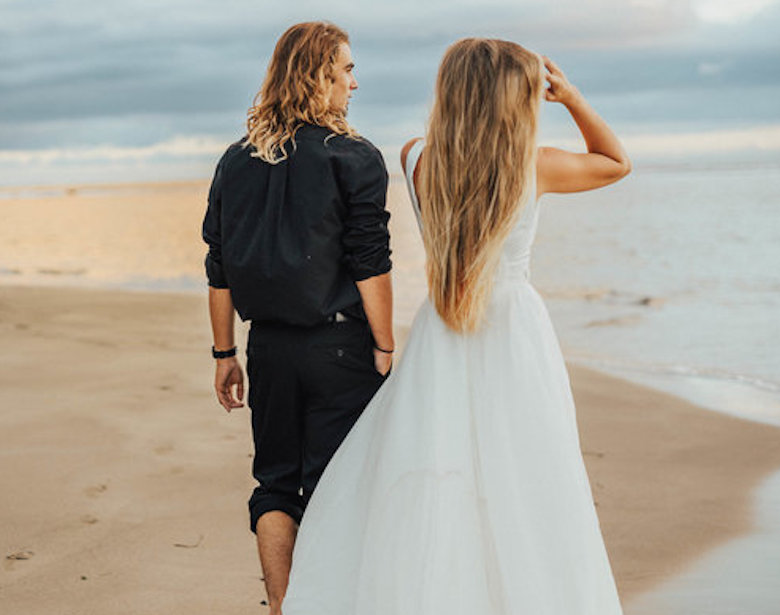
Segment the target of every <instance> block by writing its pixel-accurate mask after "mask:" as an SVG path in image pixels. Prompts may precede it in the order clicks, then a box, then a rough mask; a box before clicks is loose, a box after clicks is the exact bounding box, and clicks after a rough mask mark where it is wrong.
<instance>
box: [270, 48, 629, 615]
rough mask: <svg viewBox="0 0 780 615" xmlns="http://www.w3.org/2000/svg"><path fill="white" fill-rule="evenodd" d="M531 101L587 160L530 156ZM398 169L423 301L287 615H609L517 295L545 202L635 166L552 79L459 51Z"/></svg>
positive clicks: (319, 504) (348, 448)
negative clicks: (419, 250)
mask: <svg viewBox="0 0 780 615" xmlns="http://www.w3.org/2000/svg"><path fill="white" fill-rule="evenodd" d="M545 80H546V81H547V82H548V84H549V85H547V84H546V83H545ZM542 98H545V99H546V100H548V101H552V102H559V103H561V104H563V105H564V106H565V107H566V108H567V109H568V111H569V112H570V113H571V116H572V118H573V119H574V121H575V122H576V123H577V126H578V127H579V129H580V131H581V133H582V137H583V139H584V141H585V144H586V145H587V150H588V151H587V153H581V154H577V153H571V152H566V151H563V150H559V149H553V148H545V147H543V148H538V147H537V145H536V129H537V117H538V110H539V105H540V104H541V100H542ZM402 162H403V164H404V167H405V172H406V178H407V182H408V185H409V191H410V195H411V198H412V204H413V206H414V207H415V211H416V213H417V216H418V221H419V223H420V228H421V232H422V237H423V243H424V246H425V250H426V256H427V263H426V268H427V276H428V286H429V298H428V300H427V301H426V302H425V303H424V304H423V305H422V306H421V307H420V309H419V312H418V313H417V316H416V318H415V321H414V324H413V327H412V330H411V334H410V337H409V343H408V346H407V348H406V351H405V353H404V357H403V359H402V360H401V361H400V363H399V365H398V366H397V367H396V369H395V371H394V373H393V374H392V375H391V376H390V378H389V379H388V380H387V382H386V383H385V384H384V386H383V387H382V388H381V389H380V390H379V392H378V393H377V395H376V397H374V399H373V400H372V401H371V403H370V404H369V405H368V407H367V408H366V410H365V411H364V413H363V415H362V416H361V418H360V419H359V420H358V422H357V424H356V425H355V427H354V428H353V430H352V431H351V433H350V434H349V435H348V436H347V438H346V440H345V441H344V443H343V444H342V446H341V447H340V449H339V450H338V451H337V453H336V455H335V456H334V457H333V459H332V461H331V462H330V465H329V466H328V467H327V469H326V471H325V473H324V475H323V476H322V479H321V480H320V483H319V485H318V487H317V489H316V490H315V492H314V495H313V498H312V500H311V502H310V504H309V507H308V509H307V512H306V514H305V516H304V518H303V523H302V525H301V527H300V531H299V534H298V538H297V542H296V546H295V552H294V555H293V567H292V572H291V576H290V585H289V588H288V592H287V595H286V597H285V599H284V602H283V605H282V608H283V612H284V614H285V615H329V614H333V615H423V614H424V615H433V614H442V615H444V614H446V615H459V614H463V615H467V614H468V615H474V614H476V613H479V614H485V615H499V614H504V615H521V614H526V613H528V614H533V615H613V614H619V613H620V612H621V609H620V604H619V601H618V596H617V592H616V589H615V583H614V580H613V577H612V572H611V570H610V566H609V561H608V559H607V554H606V551H605V549H604V543H603V540H602V537H601V532H600V529H599V524H598V519H597V517H596V512H595V508H594V505H593V500H592V496H591V492H590V486H589V483H588V478H587V475H586V473H585V468H584V465H583V461H582V454H581V452H580V447H579V439H578V434H577V425H576V418H575V413H574V404H573V401H572V396H571V391H570V387H569V380H568V376H567V373H566V369H565V366H564V362H563V358H562V356H561V352H560V348H559V345H558V342H557V339H556V337H555V333H554V331H553V328H552V325H551V323H550V319H549V317H548V314H547V311H546V309H545V307H544V305H543V303H542V301H541V299H540V297H539V295H538V294H537V292H536V291H535V290H534V288H533V287H532V286H531V285H530V283H529V281H528V276H529V260H530V256H531V244H532V243H533V239H534V235H535V232H536V226H537V220H538V216H539V207H538V202H537V199H538V197H539V196H540V195H542V194H545V193H547V192H576V191H581V190H591V189H594V188H599V187H601V186H604V185H606V184H609V183H611V182H614V181H616V180H618V179H620V178H621V177H623V176H625V175H626V174H627V173H628V172H629V170H630V162H629V160H628V157H627V156H626V153H625V152H624V150H623V148H622V147H621V145H620V143H619V141H618V140H617V138H616V137H615V135H614V134H613V133H612V131H611V130H610V129H609V127H608V126H607V125H606V123H605V122H604V121H603V120H602V119H601V118H600V117H599V116H598V115H597V114H596V112H595V111H594V110H593V109H592V108H591V107H590V105H589V104H588V103H587V102H586V100H585V99H584V98H583V97H582V95H581V94H580V93H579V92H578V90H577V89H576V88H575V87H573V86H572V85H571V84H570V83H569V82H568V81H567V79H566V77H565V76H564V74H563V73H562V72H561V71H560V69H559V68H558V67H557V66H556V65H555V64H554V63H553V62H552V61H550V60H548V59H546V58H540V57H539V56H538V55H536V54H534V53H532V52H530V51H527V50H526V49H524V48H522V47H521V46H519V45H517V44H515V43H511V42H507V41H501V40H487V39H465V40H461V41H458V42H456V43H455V44H454V45H452V46H451V47H450V48H449V49H448V50H447V52H446V54H445V56H444V59H443V60H442V63H441V67H440V69H439V75H438V79H437V84H436V98H435V103H434V107H433V111H432V113H431V117H430V120H429V127H428V133H427V136H426V138H425V140H424V141H422V140H413V141H411V142H410V143H408V144H407V146H406V147H405V148H404V151H403V152H402Z"/></svg>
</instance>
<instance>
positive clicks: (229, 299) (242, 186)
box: [203, 22, 394, 615]
mask: <svg viewBox="0 0 780 615" xmlns="http://www.w3.org/2000/svg"><path fill="white" fill-rule="evenodd" d="M353 68H354V63H353V61H352V56H351V51H350V47H349V39H348V37H347V35H346V33H345V32H344V31H342V30H341V29H339V28H337V27H336V26H334V25H332V24H327V23H321V22H315V23H303V24H297V25H295V26H292V27H291V28H290V29H288V30H287V31H286V32H285V33H284V34H283V35H282V37H281V38H280V39H279V41H278V42H277V45H276V48H275V50H274V53H273V56H272V58H271V61H270V63H269V66H268V72H267V75H266V79H265V81H264V83H263V86H262V88H261V90H260V92H259V94H258V96H257V98H256V99H255V105H254V106H253V107H252V108H251V109H250V111H249V120H248V136H247V137H246V138H245V139H243V140H242V141H241V142H238V143H235V144H233V145H231V146H230V147H229V148H228V150H227V151H226V152H225V154H224V155H223V156H222V159H221V160H220V161H219V164H218V165H217V169H216V173H215V175H214V180H213V182H212V186H211V191H210V193H209V205H208V210H207V212H206V217H205V220H204V223H203V237H204V239H205V241H206V242H207V243H208V244H209V252H208V256H207V257H206V271H207V275H208V279H209V309H210V315H211V324H212V331H213V335H214V348H213V349H212V352H213V354H214V357H215V358H216V360H217V367H216V379H215V388H216V392H217V397H218V399H219V401H220V403H221V404H222V405H223V406H224V407H225V409H226V410H227V411H228V412H229V411H230V410H231V409H232V408H239V407H241V406H242V405H243V404H242V399H243V372H242V370H241V366H240V365H239V363H238V361H237V359H236V357H235V353H236V349H235V344H234V339H233V323H234V310H235V311H237V312H238V313H239V315H240V316H241V318H242V319H243V320H251V322H252V326H251V331H250V334H249V341H248V344H247V374H248V377H249V406H250V408H251V410H252V428H253V435H254V441H255V458H254V463H253V474H254V476H255V478H256V479H257V481H258V486H257V488H256V489H255V490H254V492H253V494H252V497H251V498H250V500H249V509H250V523H251V528H252V530H253V531H254V532H256V534H257V545H258V552H259V555H260V562H261V565H262V567H263V572H264V575H265V584H266V590H267V592H268V599H269V603H270V607H271V613H272V615H277V614H278V613H281V609H280V607H281V601H282V598H283V597H284V593H285V591H286V588H287V582H288V577H289V572H290V565H291V559H292V550H293V544H294V541H295V534H296V531H297V526H298V524H299V523H300V520H301V516H302V515H303V511H304V508H305V506H306V503H307V502H308V499H309V497H310V496H311V493H312V490H313V489H314V487H315V485H316V483H317V481H318V479H319V477H320V474H321V473H322V471H323V469H324V468H325V465H326V464H327V463H328V461H329V460H330V457H331V456H332V455H333V453H334V452H335V450H336V448H337V447H338V445H339V444H340V443H341V441H342V440H343V438H344V436H346V434H347V432H348V431H349V430H350V428H351V427H352V425H353V424H354V422H355V420H356V419H357V418H358V416H359V415H360V413H361V412H362V410H363V408H364V407H365V405H366V404H367V403H368V401H369V400H370V399H371V397H372V396H373V395H374V393H375V392H376V390H377V389H378V388H379V386H380V385H381V384H382V382H383V381H384V379H385V377H386V375H387V373H388V372H389V370H390V364H391V361H392V353H393V350H394V340H393V333H392V288H391V281H390V268H391V262H390V249H389V234H388V230H387V221H388V218H389V214H388V213H387V212H386V211H385V196H386V190H387V171H386V170H385V166H384V162H383V160H382V156H381V154H380V153H379V151H378V150H377V149H376V148H375V147H374V146H373V145H371V144H370V143H369V142H368V141H367V140H366V139H363V138H361V137H359V136H358V135H357V134H356V133H355V131H354V129H352V127H351V126H350V125H349V124H348V123H347V121H346V112H347V106H348V102H349V98H350V96H351V94H352V91H353V90H355V89H356V88H357V82H356V80H355V77H354V75H353Z"/></svg>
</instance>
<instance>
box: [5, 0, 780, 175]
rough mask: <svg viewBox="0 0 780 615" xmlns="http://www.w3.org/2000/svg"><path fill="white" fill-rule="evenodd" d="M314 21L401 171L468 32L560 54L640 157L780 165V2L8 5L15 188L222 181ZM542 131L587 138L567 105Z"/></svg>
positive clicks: (561, 139) (360, 117)
mask: <svg viewBox="0 0 780 615" xmlns="http://www.w3.org/2000/svg"><path fill="white" fill-rule="evenodd" d="M316 19H326V20H329V21H332V22H334V23H336V24H338V25H340V26H342V27H344V28H345V29H346V30H347V31H348V32H349V33H350V37H351V43H352V52H353V56H354V58H355V60H356V64H357V67H356V76H357V79H358V83H359V89H358V91H357V92H356V94H355V96H354V97H353V99H352V102H351V106H350V116H349V117H350V122H351V123H352V124H353V125H354V126H355V127H356V128H357V129H358V130H359V131H360V132H361V133H362V134H363V135H365V136H366V137H368V138H370V139H371V140H372V141H374V142H375V143H376V144H377V145H378V146H379V147H380V148H381V149H382V151H383V152H384V153H385V155H386V157H387V160H388V167H389V168H390V170H391V171H397V166H398V165H397V162H396V158H397V151H398V148H399V147H400V145H401V144H402V143H403V142H405V141H406V140H407V139H408V138H410V137H411V136H414V135H420V134H422V133H423V131H424V128H425V121H426V116H427V113H428V110H429V108H430V104H431V98H432V91H433V82H434V79H435V75H436V69H437V66H438V62H439V60H440V58H441V56H442V54H443V52H444V50H445V49H446V47H447V45H449V44H450V43H451V42H453V41H454V40H457V39H458V38H461V37H463V36H490V37H499V38H507V39H510V40H514V41H517V42H519V43H521V44H523V45H524V46H526V47H529V48H530V49H533V50H535V51H538V52H541V53H544V54H546V55H548V56H550V57H552V58H553V59H555V60H556V61H557V63H558V64H559V65H560V66H561V67H562V68H563V70H564V71H565V72H566V73H567V75H568V76H569V78H570V80H571V81H572V82H573V83H575V84H576V85H577V86H578V87H579V88H580V90H581V91H582V92H583V93H584V94H585V95H586V96H587V97H588V99H589V100H590V101H591V103H592V104H593V105H594V106H595V107H596V109H597V110H598V111H599V112H600V113H601V114H602V115H603V116H604V117H605V119H607V121H608V122H609V123H610V124H611V125H612V126H613V127H614V128H615V129H616V131H617V132H618V133H619V135H620V136H621V138H622V139H623V140H624V142H625V143H626V146H627V147H628V149H629V152H630V153H631V154H632V157H633V158H634V159H637V160H640V161H646V162H647V163H648V164H649V163H656V164H663V163H665V162H678V161H691V162H693V161H702V160H717V161H720V162H723V161H748V162H755V161H762V162H763V161H769V162H772V163H777V162H780V104H778V102H777V101H778V100H780V43H778V42H777V40H776V39H778V36H777V32H780V0H742V1H740V0H687V1H686V0H560V1H558V2H552V1H550V0H513V1H509V0H506V1H505V0H492V1H491V0H488V1H487V2H479V1H477V0H447V1H446V2H445V1H444V0H430V1H423V0H416V1H411V0H394V1H393V2H386V1H385V2H376V1H373V2H366V1H364V2H360V1H352V2H347V1H345V0H331V1H330V2H328V3H324V2H313V1H309V0H304V1H293V0H291V1H290V2H287V3H282V2H279V1H278V0H275V1H265V0H254V1H250V0H223V1H221V2H215V1H212V2H201V1H199V0H189V1H184V0H156V1H154V2H152V1H149V0H133V1H132V2H130V1H129V0H119V1H111V0H103V1H101V2H98V1H95V0H70V1H69V2H62V1H60V2H56V1H54V0H37V1H36V2H29V1H26V0H25V1H21V0H0V185H5V186H10V185H31V184H69V183H82V182H113V181H157V180H170V179H194V178H204V179H205V178H208V177H209V176H210V174H211V172H212V170H213V166H214V163H215V161H216V159H217V158H218V157H219V154H220V153H221V151H222V150H223V149H224V148H225V146H226V145H227V144H229V143H230V142H232V141H234V140H236V139H237V138H239V137H240V136H241V135H242V134H243V130H244V120H245V114H246V110H247V108H248V107H249V106H250V105H251V103H252V99H253V97H254V95H255V93H256V91H257V90H258V89H259V86H260V84H261V82H262V79H263V75H264V72H265V67H266V64H267V62H268V59H269V57H270V54H271V52H272V50H273V46H274V43H275V42H276V39H277V38H278V37H279V35H280V34H281V33H282V32H283V31H284V30H285V29H286V28H287V27H288V26H289V25H291V24H293V23H296V22H298V21H305V20H316ZM541 139H542V141H544V142H548V143H551V144H555V145H562V146H567V147H573V148H579V147H581V143H580V141H579V139H578V138H577V132H576V130H575V129H574V128H573V125H572V123H571V120H570V119H569V118H568V116H567V114H566V113H565V110H563V109H562V108H560V106H557V107H556V106H552V105H545V106H544V109H543V114H542V133H541Z"/></svg>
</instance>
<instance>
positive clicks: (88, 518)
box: [81, 515, 100, 525]
mask: <svg viewBox="0 0 780 615" xmlns="http://www.w3.org/2000/svg"><path fill="white" fill-rule="evenodd" d="M98 521H100V519H98V518H97V517H93V516H92V515H82V516H81V522H82V523H85V524H87V525H95V524H96V523H97V522H98Z"/></svg>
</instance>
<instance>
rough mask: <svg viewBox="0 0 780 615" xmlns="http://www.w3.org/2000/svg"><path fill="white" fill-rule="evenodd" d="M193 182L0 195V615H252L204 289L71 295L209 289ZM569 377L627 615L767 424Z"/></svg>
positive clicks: (232, 418) (246, 438)
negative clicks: (189, 289) (214, 390)
mask: <svg viewBox="0 0 780 615" xmlns="http://www.w3.org/2000/svg"><path fill="white" fill-rule="evenodd" d="M206 189H207V184H206V183H204V182H195V183H181V184H166V185H154V186H150V185H146V186H144V185H132V186H114V187H76V188H74V189H66V190H62V191H58V192H56V193H53V194H49V193H47V192H43V191H39V192H38V193H34V194H30V193H29V191H28V193H26V194H24V195H23V196H24V198H21V196H22V195H20V198H16V199H7V200H4V201H2V202H1V203H0V205H1V206H2V211H3V214H4V220H5V224H4V225H3V226H0V245H2V246H3V247H2V252H0V255H2V259H0V282H2V285H0V336H1V339H2V344H1V345H0V404H2V406H1V407H2V413H0V458H1V459H2V464H0V498H2V500H1V501H2V504H0V558H2V559H0V603H1V604H2V611H3V612H4V613H5V612H8V613H13V612H23V613H25V614H29V615H36V614H46V615H51V614H53V613H57V614H61V613H62V614H70V613H73V614H79V615H82V614H89V613H96V614H100V615H103V614H106V613H111V614H116V615H122V614H129V613H139V614H140V613H143V614H149V613H155V614H156V613H160V614H165V615H177V614H179V613H181V614H184V613H186V614H187V615H193V614H198V613H204V614H205V613H209V614H212V613H220V614H222V615H229V614H231V613H236V614H238V613H250V612H259V611H260V602H261V601H262V600H263V599H264V590H263V587H262V583H261V581H260V577H261V572H260V569H259V566H258V564H257V560H256V554H255V547H254V542H253V537H252V535H251V534H250V533H249V530H248V527H247V526H248V521H247V512H246V499H247V498H248V496H249V493H250V491H251V489H252V487H253V483H252V480H251V476H250V462H251V457H250V455H251V450H252V446H251V438H250V429H249V417H248V414H247V411H246V410H245V409H243V410H236V411H234V412H233V413H232V414H226V413H225V412H224V410H223V409H222V408H221V407H220V406H219V405H218V404H217V402H216V400H215V398H214V395H213V393H212V378H213V361H212V359H211V357H210V354H209V349H210V344H211V340H210V333H209V327H208V318H207V308H206V300H205V296H204V295H203V294H202V293H201V294H193V293H190V294H184V293H180V294H175V293H144V292H128V291H119V290H106V289H105V288H103V289H94V288H93V289H89V288H77V286H84V287H87V286H98V287H100V286H103V287H105V286H111V285H118V286H123V287H132V286H134V285H136V286H144V284H149V285H150V286H151V287H154V284H155V283H157V282H159V281H160V280H162V282H161V285H162V286H164V287H168V288H170V287H176V285H177V281H181V285H182V286H184V287H190V286H192V287H195V288H197V287H198V286H199V285H201V284H203V273H202V258H203V253H204V246H203V244H202V243H201V242H200V239H199V225H200V220H201V218H202V214H203V207H204V203H205V194H206ZM33 192H34V191H33ZM30 196H32V197H34V198H29V197H30ZM391 208H392V209H393V214H394V216H393V220H392V226H391V231H392V233H393V246H394V250H395V269H394V271H395V279H396V314H397V316H398V333H397V335H398V338H399V340H400V342H401V343H402V342H403V339H404V338H405V335H406V332H407V331H408V323H409V321H410V319H411V316H412V314H413V313H414V309H415V307H416V305H417V304H418V303H419V300H420V299H421V297H422V296H423V295H424V278H423V275H422V271H421V268H420V266H419V263H420V262H421V261H420V259H421V254H422V252H421V250H422V248H421V246H420V244H419V239H418V237H417V235H416V231H415V229H414V221H413V218H412V216H411V213H410V210H409V209H408V204H407V203H406V199H405V196H404V193H403V187H402V185H401V184H399V183H398V182H397V181H395V182H394V183H393V184H392V186H391ZM155 280H156V281H157V282H155ZM41 284H44V285H47V286H41ZM57 285H59V286H60V287H56V286H57ZM239 329H240V330H239V332H238V334H237V339H238V340H242V341H243V340H244V339H245V327H244V326H243V325H241V326H239ZM241 347H242V348H243V342H241ZM571 376H572V384H573V389H574V393H575V398H576V401H577V404H578V417H579V424H580V430H581V436H582V446H583V450H584V454H585V461H586V464H587V467H588V471H589V474H590V477H591V483H592V487H593V494H594V498H595V500H596V502H597V506H598V511H599V515H600V519H601V523H602V529H603V532H604V536H605V540H606V543H607V548H608V551H609V555H610V559H611V561H612V564H613V568H614V571H615V575H616V578H617V581H618V585H619V589H620V592H621V596H622V598H623V601H624V603H625V604H627V605H629V606H630V601H631V599H632V597H635V596H638V595H639V594H640V593H641V592H645V591H648V590H651V589H652V588H653V587H656V586H657V585H658V584H659V583H660V582H661V581H663V580H664V579H666V578H668V577H669V576H670V575H674V574H675V573H676V572H679V571H681V570H682V569H683V568H684V567H685V566H687V565H690V564H692V563H693V562H694V561H695V560H696V558H697V557H700V556H701V555H702V554H703V553H705V552H706V551H707V550H708V549H711V548H713V547H714V546H716V545H718V544H721V543H723V542H725V541H727V540H729V539H731V538H733V537H736V536H738V535H740V534H742V533H745V532H748V531H750V528H751V512H752V510H751V492H752V490H753V489H754V487H755V486H756V485H757V484H758V483H759V481H761V480H762V479H763V478H764V477H766V476H767V475H768V474H769V473H771V472H773V471H777V469H778V468H780V447H779V446H777V442H778V436H780V430H778V429H775V428H772V427H767V426H764V425H760V424H756V423H750V422H746V421H742V420H739V419H735V418H730V417H726V416H723V415H720V414H716V413H714V412H711V411H707V410H703V409H701V408H697V407H695V406H693V405H691V404H689V403H686V402H684V401H682V400H680V399H677V398H675V397H671V396H669V395H665V394H662V393H658V392H655V391H653V390H650V389H645V388H642V387H639V386H635V385H632V384H629V383H626V382H624V381H621V380H617V379H615V378H611V377H608V376H605V375H602V374H600V373H597V372H593V371H589V370H586V369H583V368H579V367H576V366H571Z"/></svg>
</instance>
